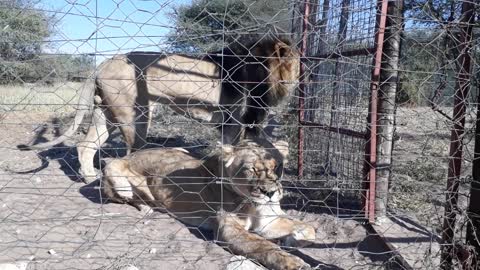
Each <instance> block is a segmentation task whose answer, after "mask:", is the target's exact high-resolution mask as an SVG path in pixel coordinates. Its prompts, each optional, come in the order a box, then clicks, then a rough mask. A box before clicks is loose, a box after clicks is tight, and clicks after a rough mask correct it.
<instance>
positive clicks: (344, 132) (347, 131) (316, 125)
mask: <svg viewBox="0 0 480 270" xmlns="http://www.w3.org/2000/svg"><path fill="white" fill-rule="evenodd" d="M300 124H301V125H302V126H307V127H309V128H319V129H323V130H327V131H332V132H336V133H339V134H342V135H348V136H352V137H357V138H361V139H365V132H361V131H355V130H351V129H346V128H339V127H332V126H329V125H325V124H319V123H313V122H305V121H304V122H301V123H300Z"/></svg>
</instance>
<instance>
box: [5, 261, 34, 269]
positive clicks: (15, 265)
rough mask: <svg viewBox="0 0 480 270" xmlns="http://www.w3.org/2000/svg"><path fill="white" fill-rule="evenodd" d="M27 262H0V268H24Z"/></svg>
mask: <svg viewBox="0 0 480 270" xmlns="http://www.w3.org/2000/svg"><path fill="white" fill-rule="evenodd" d="M27 266H28V262H16V263H2V264H0V270H26V269H27Z"/></svg>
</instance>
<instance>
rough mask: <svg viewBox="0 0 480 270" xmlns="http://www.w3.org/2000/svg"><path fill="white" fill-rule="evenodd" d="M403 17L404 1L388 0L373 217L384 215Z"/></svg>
mask: <svg viewBox="0 0 480 270" xmlns="http://www.w3.org/2000/svg"><path fill="white" fill-rule="evenodd" d="M402 16H403V0H395V1H389V3H388V11H387V24H386V28H385V39H384V43H383V56H382V71H381V74H380V90H379V92H378V110H377V112H378V127H377V179H376V182H377V183H376V192H375V217H376V218H377V219H378V218H381V217H384V216H386V214H387V203H388V187H389V181H390V172H391V165H392V150H393V132H394V127H395V126H394V125H395V99H396V95H397V86H398V68H399V67H398V62H399V55H400V43H401V31H402V24H403V19H402Z"/></svg>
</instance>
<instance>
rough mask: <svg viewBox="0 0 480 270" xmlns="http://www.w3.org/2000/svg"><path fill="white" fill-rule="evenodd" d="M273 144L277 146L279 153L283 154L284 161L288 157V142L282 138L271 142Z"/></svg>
mask: <svg viewBox="0 0 480 270" xmlns="http://www.w3.org/2000/svg"><path fill="white" fill-rule="evenodd" d="M273 146H275V148H277V150H278V152H280V154H281V155H282V156H283V159H284V160H285V161H286V160H287V158H288V142H287V141H283V140H280V141H276V142H274V143H273ZM284 163H286V162H284Z"/></svg>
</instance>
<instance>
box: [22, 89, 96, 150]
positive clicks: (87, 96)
mask: <svg viewBox="0 0 480 270" xmlns="http://www.w3.org/2000/svg"><path fill="white" fill-rule="evenodd" d="M95 87H96V86H95ZM95 87H83V89H82V91H81V92H80V97H79V100H78V103H77V112H76V114H75V118H74V119H73V123H72V124H71V125H70V126H69V127H68V129H67V130H66V131H65V133H63V134H62V135H61V136H59V137H57V138H55V139H54V140H53V141H49V142H45V143H39V144H35V145H23V146H19V148H21V149H23V150H40V149H46V148H50V147H52V146H55V145H57V144H60V143H62V142H64V141H65V140H67V139H69V138H71V137H72V136H73V135H74V134H75V132H76V131H77V129H78V128H79V127H80V124H81V123H82V120H83V118H84V117H85V115H86V114H87V112H89V111H90V106H91V105H92V100H93V94H94V89H95Z"/></svg>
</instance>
